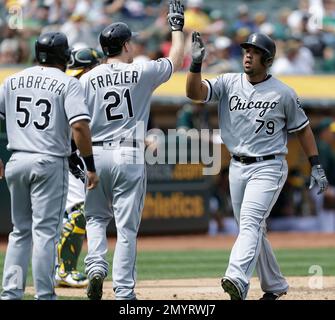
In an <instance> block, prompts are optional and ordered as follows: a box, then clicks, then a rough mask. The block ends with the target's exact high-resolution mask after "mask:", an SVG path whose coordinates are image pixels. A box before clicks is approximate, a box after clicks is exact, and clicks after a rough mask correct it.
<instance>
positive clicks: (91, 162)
mask: <svg viewBox="0 0 335 320" xmlns="http://www.w3.org/2000/svg"><path fill="white" fill-rule="evenodd" d="M83 160H84V162H85V165H86V168H87V171H91V172H95V165H94V158H93V154H91V155H89V156H86V157H83Z"/></svg>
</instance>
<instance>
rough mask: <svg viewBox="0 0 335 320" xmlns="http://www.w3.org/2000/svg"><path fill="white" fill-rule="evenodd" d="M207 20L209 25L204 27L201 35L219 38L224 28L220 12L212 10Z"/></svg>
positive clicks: (224, 24)
mask: <svg viewBox="0 0 335 320" xmlns="http://www.w3.org/2000/svg"><path fill="white" fill-rule="evenodd" d="M209 18H210V19H211V22H210V25H208V27H206V28H205V29H204V31H203V33H206V34H211V35H215V36H221V35H223V33H224V30H225V28H226V26H227V25H226V22H225V21H224V19H223V15H222V12H221V11H220V10H217V9H216V10H212V11H211V12H210V13H209Z"/></svg>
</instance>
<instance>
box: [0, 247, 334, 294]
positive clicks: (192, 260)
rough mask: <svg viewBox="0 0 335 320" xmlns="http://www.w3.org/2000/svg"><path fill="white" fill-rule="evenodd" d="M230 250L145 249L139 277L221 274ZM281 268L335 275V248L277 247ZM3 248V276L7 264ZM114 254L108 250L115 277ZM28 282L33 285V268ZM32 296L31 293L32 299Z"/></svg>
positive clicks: (288, 271)
mask: <svg viewBox="0 0 335 320" xmlns="http://www.w3.org/2000/svg"><path fill="white" fill-rule="evenodd" d="M229 253H230V251H228V250H189V251H144V252H139V253H138V256H137V274H138V280H155V279H183V278H202V277H208V278H219V277H221V276H222V275H223V274H224V271H225V269H226V267H227V264H228V260H229ZM275 254H276V257H277V260H278V262H279V264H280V267H281V271H282V273H283V274H284V275H285V276H310V275H311V274H310V273H309V272H310V271H309V269H310V267H311V266H313V265H318V266H320V267H321V268H322V270H323V275H325V276H335V249H334V248H329V249H325V248H322V249H299V250H298V249H280V250H276V251H275ZM4 256H5V255H4V253H3V252H0V277H1V278H2V270H3V264H4ZM84 257H85V253H82V254H81V256H80V259H79V270H81V271H83V270H84V262H83V260H84ZM112 259H113V254H112V253H109V254H108V261H109V263H110V272H109V276H108V278H107V279H108V280H111V269H112V267H111V265H112ZM27 285H28V286H30V285H32V276H31V271H29V275H28V280H27ZM30 298H32V297H28V299H30Z"/></svg>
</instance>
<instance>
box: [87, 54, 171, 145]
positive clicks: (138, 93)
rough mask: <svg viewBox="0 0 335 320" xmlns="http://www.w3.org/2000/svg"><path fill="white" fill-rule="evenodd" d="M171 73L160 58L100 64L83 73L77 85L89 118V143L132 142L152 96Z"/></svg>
mask: <svg viewBox="0 0 335 320" xmlns="http://www.w3.org/2000/svg"><path fill="white" fill-rule="evenodd" d="M172 72H173V65H172V63H171V61H170V60H169V59H167V58H163V59H158V60H156V61H149V62H143V63H132V64H127V63H113V64H101V65H99V66H97V67H95V68H94V69H92V70H91V71H89V72H87V73H85V74H84V75H83V76H82V77H81V78H80V82H81V84H82V86H83V87H84V90H85V97H86V101H87V104H88V106H89V111H90V115H91V117H92V120H91V123H90V125H91V132H92V141H93V142H100V141H106V140H117V139H120V138H128V139H134V138H135V131H136V127H137V126H138V125H139V123H140V122H142V123H144V128H146V127H147V123H148V118H149V111H150V100H151V95H152V92H153V91H154V90H155V89H156V88H157V87H158V86H159V85H160V84H162V83H163V82H166V81H168V80H169V78H170V76H171V74H172ZM143 139H144V137H143Z"/></svg>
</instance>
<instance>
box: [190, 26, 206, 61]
mask: <svg viewBox="0 0 335 320" xmlns="http://www.w3.org/2000/svg"><path fill="white" fill-rule="evenodd" d="M204 57H205V45H204V43H203V41H202V39H201V36H200V33H199V32H193V33H192V62H193V63H197V64H200V63H202V60H203V59H204Z"/></svg>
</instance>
